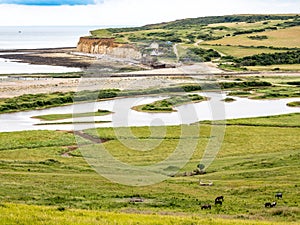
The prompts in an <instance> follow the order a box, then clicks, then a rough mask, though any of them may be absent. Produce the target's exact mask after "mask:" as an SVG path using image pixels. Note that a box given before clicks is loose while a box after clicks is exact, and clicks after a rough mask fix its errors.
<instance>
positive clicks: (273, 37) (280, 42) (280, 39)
mask: <svg viewBox="0 0 300 225" xmlns="http://www.w3.org/2000/svg"><path fill="white" fill-rule="evenodd" d="M255 35H266V36H268V39H266V40H251V39H249V38H248V36H255ZM299 35H300V26H297V27H291V28H286V29H279V30H275V31H265V32H259V33H253V34H244V35H238V36H235V37H227V38H223V39H220V40H215V41H207V42H205V43H207V44H221V45H227V44H229V45H242V46H274V47H288V48H293V47H299V46H300V40H299V38H298V37H299Z"/></svg>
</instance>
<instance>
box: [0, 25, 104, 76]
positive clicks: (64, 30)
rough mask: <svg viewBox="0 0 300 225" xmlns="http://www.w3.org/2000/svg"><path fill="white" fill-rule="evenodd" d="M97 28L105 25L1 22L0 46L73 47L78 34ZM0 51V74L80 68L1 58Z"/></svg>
mask: <svg viewBox="0 0 300 225" xmlns="http://www.w3.org/2000/svg"><path fill="white" fill-rule="evenodd" d="M99 28H104V26H0V50H14V49H24V50H25V49H39V48H61V47H76V45H77V43H78V41H79V37H81V36H87V35H89V34H90V31H91V30H95V29H99ZM1 54H4V53H1V52H0V74H20V73H60V72H62V73H64V72H78V71H80V68H70V67H63V66H47V65H30V64H27V63H20V62H17V61H14V60H7V59H3V58H1ZM5 54H8V53H5ZM21 54H22V53H21Z"/></svg>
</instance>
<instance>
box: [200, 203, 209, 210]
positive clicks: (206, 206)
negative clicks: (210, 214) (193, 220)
mask: <svg viewBox="0 0 300 225" xmlns="http://www.w3.org/2000/svg"><path fill="white" fill-rule="evenodd" d="M201 209H202V210H203V209H211V205H210V204H207V205H203V206H201Z"/></svg>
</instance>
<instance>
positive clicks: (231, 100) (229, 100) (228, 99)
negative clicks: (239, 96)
mask: <svg viewBox="0 0 300 225" xmlns="http://www.w3.org/2000/svg"><path fill="white" fill-rule="evenodd" d="M223 101H224V102H234V101H236V100H235V99H234V98H225V99H223Z"/></svg>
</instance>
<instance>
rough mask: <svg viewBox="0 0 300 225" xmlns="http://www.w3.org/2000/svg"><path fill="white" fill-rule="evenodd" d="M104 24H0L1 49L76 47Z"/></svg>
mask: <svg viewBox="0 0 300 225" xmlns="http://www.w3.org/2000/svg"><path fill="white" fill-rule="evenodd" d="M99 28H103V26H0V50H4V49H5V50H7V49H36V48H59V47H75V46H76V45H77V42H78V41H79V37H80V36H86V35H89V34H90V33H89V32H90V31H91V30H95V29H99Z"/></svg>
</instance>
